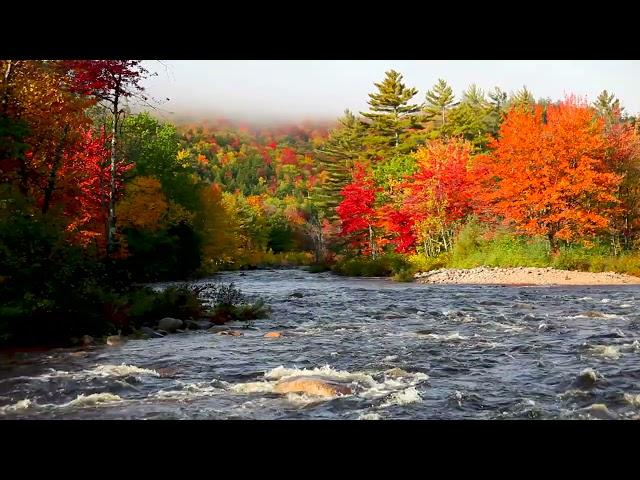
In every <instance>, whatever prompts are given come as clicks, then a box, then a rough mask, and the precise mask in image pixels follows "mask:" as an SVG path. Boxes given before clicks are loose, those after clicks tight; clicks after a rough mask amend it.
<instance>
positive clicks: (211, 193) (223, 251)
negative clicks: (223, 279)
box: [195, 184, 240, 270]
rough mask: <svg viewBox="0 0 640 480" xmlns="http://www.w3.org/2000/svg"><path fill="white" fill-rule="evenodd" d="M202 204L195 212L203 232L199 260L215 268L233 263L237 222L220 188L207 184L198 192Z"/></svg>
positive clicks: (236, 240) (235, 255)
mask: <svg viewBox="0 0 640 480" xmlns="http://www.w3.org/2000/svg"><path fill="white" fill-rule="evenodd" d="M200 201H201V208H200V212H198V215H197V216H196V219H195V221H196V224H197V227H198V230H199V231H200V232H201V233H202V261H203V265H204V266H205V268H208V269H210V270H216V269H217V268H218V267H219V266H220V265H222V264H224V263H232V262H234V261H235V260H236V258H237V257H238V253H239V246H240V245H239V238H238V236H237V235H236V233H237V231H238V229H239V225H238V223H237V221H236V218H235V217H234V215H233V214H232V212H230V211H229V210H228V209H227V208H226V206H225V205H224V203H223V200H222V190H221V189H220V186H218V185H215V184H214V185H210V186H208V187H206V188H204V189H203V190H202V193H201V194H200Z"/></svg>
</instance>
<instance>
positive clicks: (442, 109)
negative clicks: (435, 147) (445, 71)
mask: <svg viewBox="0 0 640 480" xmlns="http://www.w3.org/2000/svg"><path fill="white" fill-rule="evenodd" d="M426 98H427V102H426V104H425V113H426V116H427V119H429V120H430V119H435V118H438V119H439V121H440V127H442V126H444V125H446V123H447V122H446V115H445V114H446V112H447V110H448V109H450V108H451V107H452V106H454V99H455V95H454V94H453V90H452V89H451V87H450V86H449V85H447V82H446V81H444V80H443V79H441V78H440V79H438V83H436V84H435V85H434V86H433V89H432V90H429V91H427V97H426Z"/></svg>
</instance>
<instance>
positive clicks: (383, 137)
mask: <svg viewBox="0 0 640 480" xmlns="http://www.w3.org/2000/svg"><path fill="white" fill-rule="evenodd" d="M385 75H386V77H385V79H384V80H383V81H382V83H375V84H374V85H375V86H376V87H377V89H378V92H377V93H370V94H369V98H370V100H369V102H368V103H369V105H370V110H371V111H370V112H361V114H362V115H363V116H365V117H366V118H368V119H369V120H370V121H371V123H370V124H369V128H368V130H369V137H368V139H367V143H369V144H370V145H371V146H372V147H373V151H374V153H375V154H377V155H381V156H383V157H387V156H389V155H392V154H398V153H403V152H405V151H406V150H407V146H406V145H405V144H404V143H405V141H406V140H407V139H408V138H409V137H410V136H411V132H410V129H411V128H415V127H417V123H416V118H415V114H416V113H417V112H419V111H420V105H417V104H413V103H409V102H410V101H411V99H412V98H413V97H415V96H416V95H417V93H418V91H417V90H416V89H415V88H407V87H406V85H405V84H404V83H402V75H401V74H400V73H398V72H396V71H395V70H389V71H388V72H386V73H385Z"/></svg>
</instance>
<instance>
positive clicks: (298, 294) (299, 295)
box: [291, 292, 304, 298]
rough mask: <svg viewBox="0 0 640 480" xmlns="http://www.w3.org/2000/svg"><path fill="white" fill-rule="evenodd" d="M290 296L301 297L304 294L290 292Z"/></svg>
mask: <svg viewBox="0 0 640 480" xmlns="http://www.w3.org/2000/svg"><path fill="white" fill-rule="evenodd" d="M291 296H292V297H294V298H302V297H304V295H303V294H302V293H300V292H293V293H292V294H291Z"/></svg>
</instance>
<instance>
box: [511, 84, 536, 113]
mask: <svg viewBox="0 0 640 480" xmlns="http://www.w3.org/2000/svg"><path fill="white" fill-rule="evenodd" d="M534 103H535V100H534V98H533V94H532V93H531V92H530V91H529V90H527V87H526V86H523V87H522V90H518V91H517V92H515V93H512V94H511V97H510V98H509V106H510V107H514V106H523V107H527V108H531V107H532V106H533V104H534Z"/></svg>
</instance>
